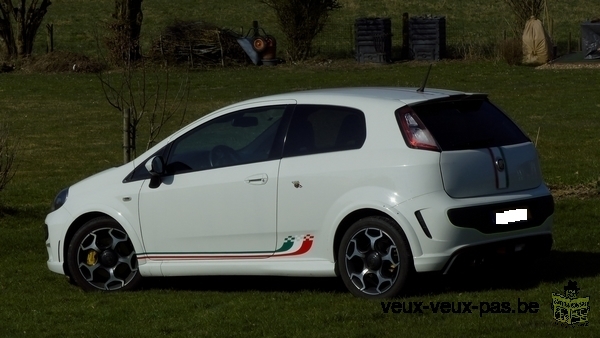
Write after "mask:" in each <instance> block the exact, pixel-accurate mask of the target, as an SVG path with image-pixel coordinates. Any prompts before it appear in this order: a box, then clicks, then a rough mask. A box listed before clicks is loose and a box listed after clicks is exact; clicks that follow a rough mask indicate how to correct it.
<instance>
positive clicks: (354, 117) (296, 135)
mask: <svg viewBox="0 0 600 338" xmlns="http://www.w3.org/2000/svg"><path fill="white" fill-rule="evenodd" d="M366 129H367V128H366V125H365V116H364V114H363V112H362V111H360V110H357V109H352V108H346V107H338V106H327V105H297V106H296V109H295V110H294V115H293V117H292V120H291V122H290V126H289V129H288V133H287V136H286V139H285V145H284V150H283V156H285V157H289V156H299V155H309V154H317V153H324V152H331V151H341V150H350V149H359V148H361V147H362V145H363V144H364V142H365V138H366V135H367V132H366Z"/></svg>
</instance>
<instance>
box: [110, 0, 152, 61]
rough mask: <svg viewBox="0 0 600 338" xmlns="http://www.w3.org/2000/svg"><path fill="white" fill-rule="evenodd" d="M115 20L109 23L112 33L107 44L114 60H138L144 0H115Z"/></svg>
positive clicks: (139, 56)
mask: <svg viewBox="0 0 600 338" xmlns="http://www.w3.org/2000/svg"><path fill="white" fill-rule="evenodd" d="M113 18H114V19H115V21H114V22H113V23H111V24H110V25H109V29H110V30H111V31H112V35H111V36H110V38H109V39H108V40H107V46H108V49H109V50H110V53H111V57H112V58H113V60H114V61H125V62H130V61H137V60H139V59H140V58H141V56H142V54H141V51H140V33H141V31H142V19H143V18H144V16H143V14H142V0H115V12H114V13H113Z"/></svg>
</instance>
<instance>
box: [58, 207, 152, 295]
mask: <svg viewBox="0 0 600 338" xmlns="http://www.w3.org/2000/svg"><path fill="white" fill-rule="evenodd" d="M67 259H68V267H69V271H70V273H71V277H72V278H73V280H74V281H75V282H76V283H77V285H79V286H80V287H81V288H82V289H83V290H85V291H98V290H103V291H117V290H133V289H135V288H136V287H137V286H138V285H139V284H140V282H141V279H142V276H141V275H140V272H139V269H138V261H137V257H136V254H135V250H134V248H133V244H131V241H130V240H129V236H128V235H127V233H126V232H125V231H124V230H123V228H122V227H121V226H120V225H119V224H118V223H117V222H116V221H115V220H113V219H112V218H108V217H101V218H95V219H92V220H90V221H88V222H87V223H85V224H84V225H83V226H82V227H81V228H80V229H79V230H77V232H76V233H75V235H74V236H73V238H72V239H71V242H70V243H69V248H68V252H67Z"/></svg>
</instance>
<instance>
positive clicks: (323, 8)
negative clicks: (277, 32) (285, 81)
mask: <svg viewBox="0 0 600 338" xmlns="http://www.w3.org/2000/svg"><path fill="white" fill-rule="evenodd" d="M260 2H262V3H264V4H266V5H267V6H269V7H271V8H272V9H273V10H275V15H276V16H277V21H278V23H279V26H280V27H281V30H282V31H283V34H285V36H286V39H287V43H288V50H287V53H288V56H289V58H290V60H292V61H301V60H304V59H306V58H307V57H308V56H310V54H311V51H312V42H313V40H314V38H315V37H316V36H317V35H318V34H319V33H320V32H321V31H323V28H324V27H325V24H326V23H327V20H328V19H329V14H330V12H331V11H333V10H336V9H339V8H341V7H342V6H341V5H340V3H339V2H338V0H260Z"/></svg>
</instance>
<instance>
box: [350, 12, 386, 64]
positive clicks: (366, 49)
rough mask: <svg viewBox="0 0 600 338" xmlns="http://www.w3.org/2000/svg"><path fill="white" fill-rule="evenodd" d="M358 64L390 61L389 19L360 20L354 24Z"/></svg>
mask: <svg viewBox="0 0 600 338" xmlns="http://www.w3.org/2000/svg"><path fill="white" fill-rule="evenodd" d="M354 33H355V35H354V36H355V48H356V49H355V52H356V60H357V61H358V62H361V63H363V62H376V63H387V62H391V61H392V21H391V19H389V18H360V19H356V21H355V23H354Z"/></svg>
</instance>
